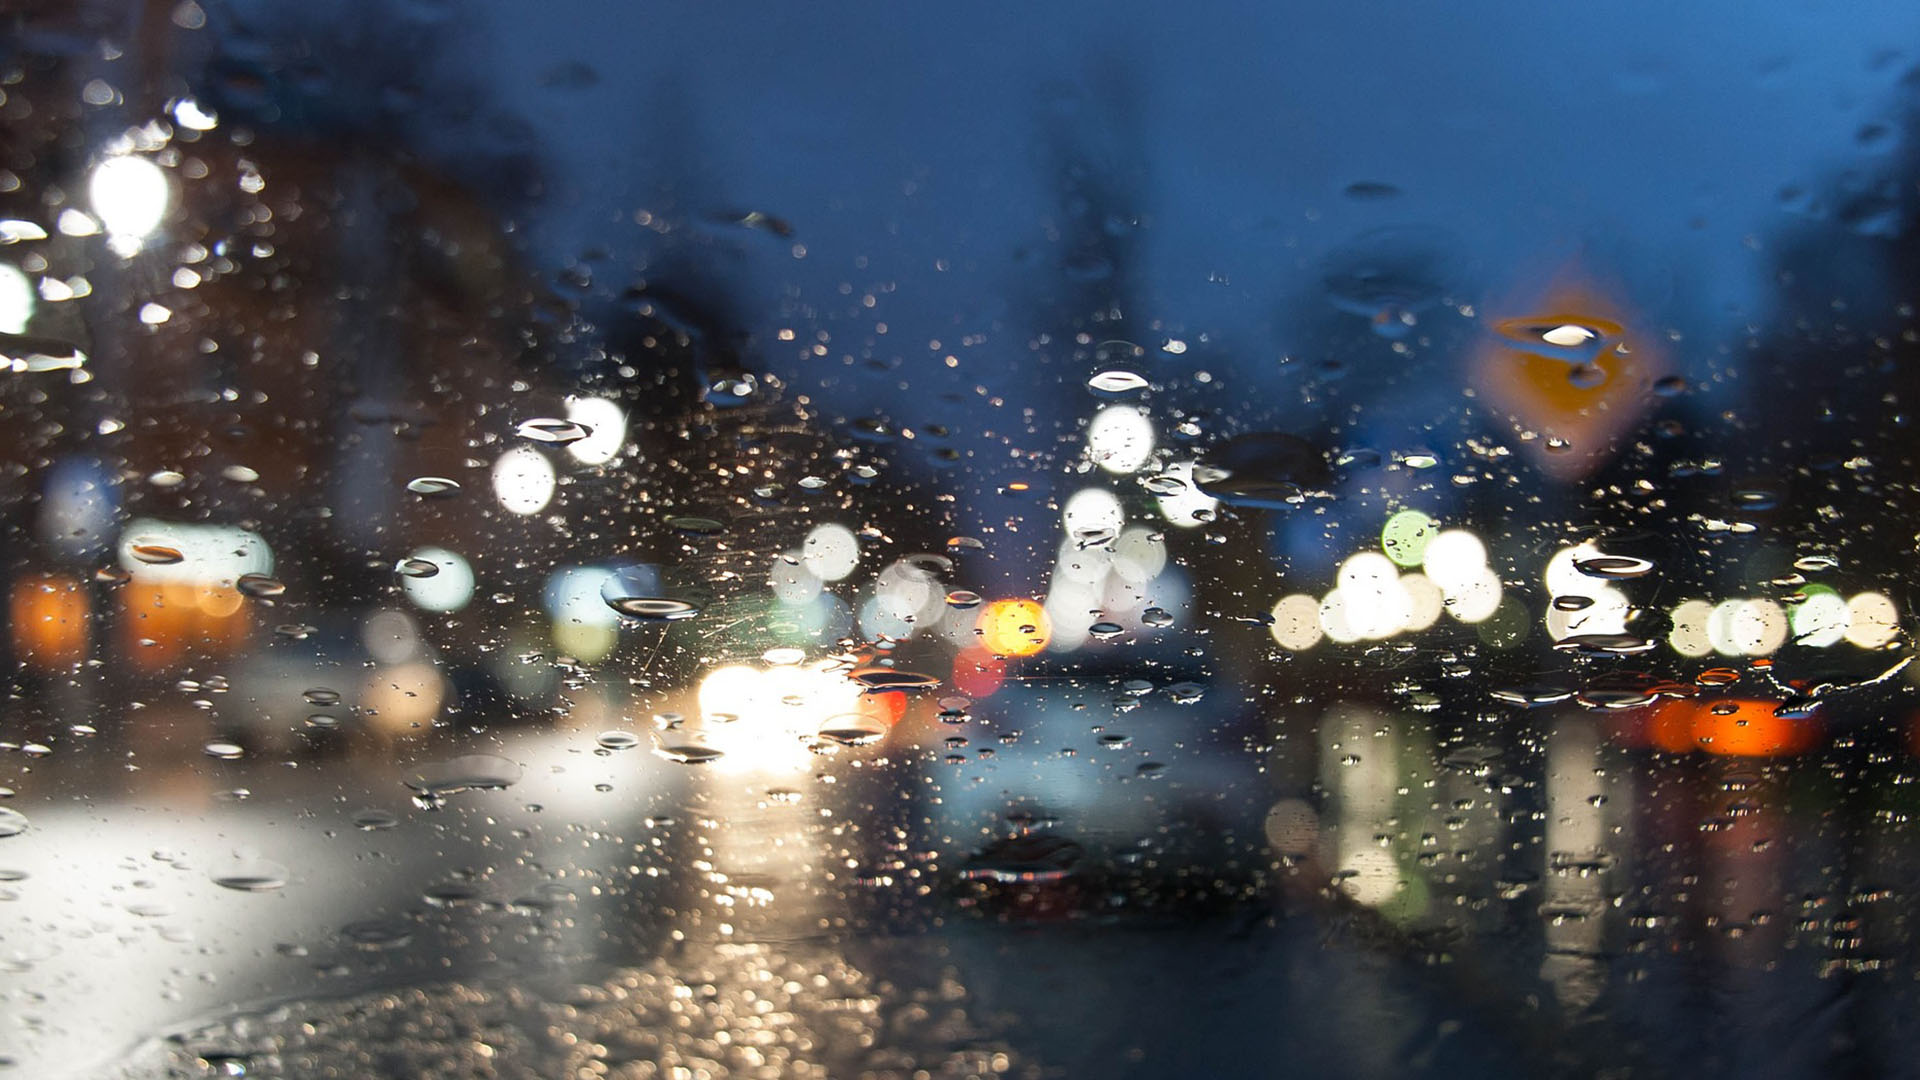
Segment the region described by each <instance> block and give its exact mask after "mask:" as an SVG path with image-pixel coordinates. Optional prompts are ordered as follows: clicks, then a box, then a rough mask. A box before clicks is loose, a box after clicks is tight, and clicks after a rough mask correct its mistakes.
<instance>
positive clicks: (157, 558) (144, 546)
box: [129, 541, 186, 566]
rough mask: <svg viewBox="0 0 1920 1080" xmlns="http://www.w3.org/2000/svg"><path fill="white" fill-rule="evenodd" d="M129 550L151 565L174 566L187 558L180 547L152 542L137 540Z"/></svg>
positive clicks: (136, 557)
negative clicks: (181, 552)
mask: <svg viewBox="0 0 1920 1080" xmlns="http://www.w3.org/2000/svg"><path fill="white" fill-rule="evenodd" d="M129 551H130V552H131V553H132V555H133V557H134V558H135V559H138V560H139V561H141V562H143V563H146V564H147V565H149V566H172V565H173V564H175V563H178V562H181V561H182V560H184V559H185V558H186V556H184V555H182V554H180V549H179V548H175V547H168V546H167V545H165V544H160V543H152V542H145V543H143V542H140V541H135V542H134V543H133V544H132V546H131V547H130V548H129Z"/></svg>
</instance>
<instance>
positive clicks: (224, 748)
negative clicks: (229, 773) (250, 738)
mask: <svg viewBox="0 0 1920 1080" xmlns="http://www.w3.org/2000/svg"><path fill="white" fill-rule="evenodd" d="M200 749H201V750H203V751H205V752H206V755H207V756H208V757H210V758H219V759H220V760H222V761H238V760H240V758H242V757H244V756H245V755H246V750H245V749H244V748H242V747H241V746H240V744H238V743H230V742H210V743H208V744H207V745H205V746H203V747H201V748H200Z"/></svg>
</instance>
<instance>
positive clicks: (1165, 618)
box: [1140, 607, 1173, 630]
mask: <svg viewBox="0 0 1920 1080" xmlns="http://www.w3.org/2000/svg"><path fill="white" fill-rule="evenodd" d="M1140 625H1142V626H1151V627H1153V628H1154V629H1156V630H1159V629H1163V628H1165V627H1169V626H1172V625H1173V613H1172V612H1170V611H1168V610H1166V609H1165V608H1157V607H1150V608H1148V609H1147V610H1145V611H1143V612H1141V613H1140Z"/></svg>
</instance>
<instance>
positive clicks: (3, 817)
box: [0, 807, 28, 839]
mask: <svg viewBox="0 0 1920 1080" xmlns="http://www.w3.org/2000/svg"><path fill="white" fill-rule="evenodd" d="M27 824H28V823H27V815H25V814H23V813H21V812H20V811H18V810H8V809H6V808H4V807H0V839H5V838H6V837H9V836H19V835H20V834H21V833H23V832H26V831H27Z"/></svg>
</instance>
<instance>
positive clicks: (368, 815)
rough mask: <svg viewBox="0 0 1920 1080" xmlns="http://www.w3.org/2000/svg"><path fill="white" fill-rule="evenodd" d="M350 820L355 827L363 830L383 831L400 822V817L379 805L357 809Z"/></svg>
mask: <svg viewBox="0 0 1920 1080" xmlns="http://www.w3.org/2000/svg"><path fill="white" fill-rule="evenodd" d="M349 820H351V821H352V822H353V827H354V828H356V829H359V830H360V831H361V832H381V831H383V830H386V829H391V828H393V827H394V826H396V825H398V824H400V818H399V817H398V816H397V815H395V814H393V813H391V812H390V811H386V810H381V809H379V808H377V807H368V808H367V809H365V810H356V811H354V814H353V817H352V818H351V819H349Z"/></svg>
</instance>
